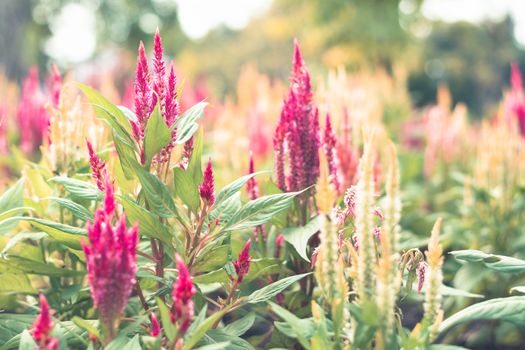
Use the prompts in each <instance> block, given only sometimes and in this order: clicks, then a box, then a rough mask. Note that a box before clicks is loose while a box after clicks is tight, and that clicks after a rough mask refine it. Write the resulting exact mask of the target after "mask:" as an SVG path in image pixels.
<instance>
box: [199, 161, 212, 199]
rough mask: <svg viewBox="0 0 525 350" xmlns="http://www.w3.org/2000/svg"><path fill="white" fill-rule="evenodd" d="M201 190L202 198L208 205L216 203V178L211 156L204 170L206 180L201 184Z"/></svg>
mask: <svg viewBox="0 0 525 350" xmlns="http://www.w3.org/2000/svg"><path fill="white" fill-rule="evenodd" d="M199 192H200V195H201V198H202V199H203V200H204V202H205V203H206V204H208V205H213V204H214V203H215V189H214V180H213V167H212V164H211V158H210V159H209V160H208V165H207V166H206V170H204V180H203V181H202V184H201V185H200V186H199Z"/></svg>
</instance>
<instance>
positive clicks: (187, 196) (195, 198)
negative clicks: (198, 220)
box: [173, 167, 201, 213]
mask: <svg viewBox="0 0 525 350" xmlns="http://www.w3.org/2000/svg"><path fill="white" fill-rule="evenodd" d="M173 183H174V186H175V193H176V195H177V196H178V197H179V198H180V199H181V200H182V202H183V203H184V204H186V205H187V206H188V207H189V208H190V209H191V211H193V212H194V213H197V212H198V210H199V206H200V203H201V199H200V195H199V191H198V187H197V184H196V183H195V182H194V181H193V179H192V178H191V175H190V173H189V172H188V171H185V170H184V169H181V168H179V167H175V168H173Z"/></svg>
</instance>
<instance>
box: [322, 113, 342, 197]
mask: <svg viewBox="0 0 525 350" xmlns="http://www.w3.org/2000/svg"><path fill="white" fill-rule="evenodd" d="M323 150H324V153H325V155H326V160H327V162H328V170H329V172H330V182H331V183H332V185H333V186H334V188H335V190H336V191H337V193H340V192H341V181H340V169H339V159H338V157H337V138H336V137H335V133H334V130H333V129H332V122H331V121H330V115H329V114H328V113H327V114H326V123H325V129H324V134H323Z"/></svg>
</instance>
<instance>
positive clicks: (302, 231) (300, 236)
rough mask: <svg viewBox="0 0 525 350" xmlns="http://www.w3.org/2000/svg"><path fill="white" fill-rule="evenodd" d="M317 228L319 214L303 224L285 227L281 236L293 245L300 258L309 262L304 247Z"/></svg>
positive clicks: (318, 228)
mask: <svg viewBox="0 0 525 350" xmlns="http://www.w3.org/2000/svg"><path fill="white" fill-rule="evenodd" d="M319 230H320V227H319V216H316V217H315V218H313V219H312V220H310V222H309V223H308V224H306V225H305V226H301V227H290V228H285V229H284V230H283V236H284V240H285V241H286V242H288V243H290V244H291V245H292V247H294V249H295V251H296V252H297V253H298V254H299V256H301V258H303V259H304V260H306V261H308V262H310V258H309V257H308V255H306V248H307V247H308V241H309V240H310V238H311V237H312V236H313V235H314V234H315V233H316V232H318V231H319Z"/></svg>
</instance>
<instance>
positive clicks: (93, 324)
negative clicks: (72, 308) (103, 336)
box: [71, 316, 100, 338]
mask: <svg viewBox="0 0 525 350" xmlns="http://www.w3.org/2000/svg"><path fill="white" fill-rule="evenodd" d="M71 321H73V323H74V324H76V325H77V326H79V327H80V328H82V329H85V330H86V331H87V332H88V333H89V334H93V335H95V336H96V337H97V338H100V332H99V331H98V328H97V324H98V321H96V320H84V319H82V318H80V317H78V316H74V317H73V319H71Z"/></svg>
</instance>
